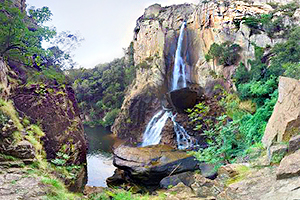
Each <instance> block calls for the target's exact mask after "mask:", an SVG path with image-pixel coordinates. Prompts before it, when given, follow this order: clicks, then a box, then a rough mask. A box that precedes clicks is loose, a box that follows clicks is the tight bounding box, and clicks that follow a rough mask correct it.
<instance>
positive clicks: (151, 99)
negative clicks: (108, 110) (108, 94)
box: [112, 88, 160, 143]
mask: <svg viewBox="0 0 300 200" xmlns="http://www.w3.org/2000/svg"><path fill="white" fill-rule="evenodd" d="M151 89H153V88H148V89H145V90H144V91H140V93H137V94H132V95H133V96H127V97H126V98H125V100H124V102H123V105H122V108H121V113H120V114H119V116H118V118H117V119H116V121H115V123H114V125H113V126H112V132H113V133H115V134H116V135H117V136H118V137H119V138H121V139H124V140H130V141H129V142H131V143H132V142H136V141H141V140H142V133H143V132H144V131H145V129H146V125H147V122H148V121H150V118H151V117H152V115H153V114H154V113H155V112H156V111H158V110H159V107H160V101H159V100H158V98H157V97H156V96H155V94H153V93H151Z"/></svg>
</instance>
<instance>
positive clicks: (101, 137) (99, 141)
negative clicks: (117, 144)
mask: <svg viewBox="0 0 300 200" xmlns="http://www.w3.org/2000/svg"><path fill="white" fill-rule="evenodd" d="M84 130H85V133H86V135H87V140H88V143H89V150H88V155H87V170H88V183H87V185H90V186H101V187H106V181H105V180H106V178H108V177H110V176H112V175H113V173H114V170H115V167H114V166H113V164H112V154H111V148H112V146H113V144H114V140H113V137H111V132H110V131H109V130H107V129H105V128H103V127H101V126H96V127H93V128H91V127H88V126H85V127H84Z"/></svg>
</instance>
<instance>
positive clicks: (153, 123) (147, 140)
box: [142, 110, 171, 147]
mask: <svg viewBox="0 0 300 200" xmlns="http://www.w3.org/2000/svg"><path fill="white" fill-rule="evenodd" d="M170 113H171V111H165V110H161V111H159V112H158V113H156V114H155V115H154V116H153V117H152V119H151V120H150V122H149V123H148V125H147V127H146V130H145V132H144V135H143V144H142V146H143V147H144V146H148V145H155V144H158V143H159V142H160V140H161V131H162V129H163V127H164V126H165V124H166V122H167V120H168V118H169V117H170Z"/></svg>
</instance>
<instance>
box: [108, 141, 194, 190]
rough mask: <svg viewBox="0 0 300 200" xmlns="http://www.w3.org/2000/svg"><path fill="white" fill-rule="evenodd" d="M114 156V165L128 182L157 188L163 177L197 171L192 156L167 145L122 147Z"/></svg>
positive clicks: (116, 150) (115, 151)
mask: <svg viewBox="0 0 300 200" xmlns="http://www.w3.org/2000/svg"><path fill="white" fill-rule="evenodd" d="M114 155H115V156H114V162H113V163H114V165H115V166H116V167H118V168H119V169H122V170H124V171H125V174H126V175H127V176H128V178H129V180H130V181H132V182H135V183H138V184H142V185H146V186H157V185H158V184H159V182H160V181H161V180H162V179H163V178H164V177H167V176H170V175H174V174H178V173H182V172H187V171H194V170H196V169H199V166H198V162H197V161H196V160H195V158H194V157H193V156H190V155H188V154H187V153H186V152H185V151H179V150H176V149H173V148H172V147H170V146H167V145H154V146H147V147H128V146H123V145H122V146H119V147H118V148H117V149H115V150H114Z"/></svg>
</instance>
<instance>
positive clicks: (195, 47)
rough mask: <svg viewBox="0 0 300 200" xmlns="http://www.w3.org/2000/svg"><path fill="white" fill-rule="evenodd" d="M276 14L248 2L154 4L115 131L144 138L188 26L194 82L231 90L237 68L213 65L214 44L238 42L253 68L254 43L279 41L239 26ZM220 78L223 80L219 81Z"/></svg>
mask: <svg viewBox="0 0 300 200" xmlns="http://www.w3.org/2000/svg"><path fill="white" fill-rule="evenodd" d="M271 10H272V8H271V7H270V6H269V5H267V4H260V3H253V2H252V3H251V4H250V3H245V2H242V1H233V2H230V3H228V2H226V1H224V2H222V1H221V2H218V3H217V2H216V3H214V2H208V3H201V4H199V5H193V4H182V5H172V6H168V7H161V6H160V5H159V4H154V5H152V6H150V7H148V8H146V9H145V13H144V15H143V16H141V17H140V18H139V19H138V20H137V25H136V28H135V30H134V40H133V44H134V45H133V46H134V62H135V64H136V65H137V66H138V70H137V76H136V80H135V82H134V83H133V84H132V86H131V87H130V88H129V89H128V92H127V95H126V97H125V101H124V103H123V106H122V110H121V113H120V115H119V117H118V118H117V120H116V121H115V124H114V126H113V127H112V131H113V132H114V133H115V134H117V135H118V136H119V137H121V138H127V137H128V136H129V135H130V136H133V137H135V138H137V140H140V139H141V135H142V132H143V131H144V129H145V126H146V124H147V123H148V121H149V120H150V118H151V117H152V116H153V114H154V113H155V112H157V110H158V109H159V107H160V104H159V102H160V100H161V99H163V98H164V94H165V93H166V92H167V91H169V89H168V88H169V85H170V80H171V73H172V71H173V66H174V57H175V52H176V48H177V40H178V37H179V30H180V27H181V26H182V24H183V22H184V21H186V22H187V26H186V28H185V35H184V39H183V44H182V52H183V59H184V60H185V63H186V65H187V69H188V70H189V71H190V74H191V77H190V80H189V81H190V83H194V84H199V85H200V86H202V87H203V88H205V89H206V90H207V91H208V90H209V88H211V87H212V86H213V85H214V83H216V82H218V83H219V84H222V85H223V86H225V88H227V89H234V85H233V83H232V80H231V76H232V74H233V73H234V71H235V69H236V67H237V66H236V65H231V66H226V67H224V66H223V65H217V63H216V62H213V61H212V60H211V61H209V62H207V61H206V59H205V54H207V53H208V50H209V48H210V46H211V45H212V44H213V43H217V44H221V43H224V42H231V43H235V44H238V45H239V46H240V47H241V49H242V50H241V51H240V59H239V61H240V62H243V63H244V65H245V66H246V67H247V68H250V64H249V63H248V60H249V59H254V57H255V55H254V45H253V44H254V43H255V45H256V46H259V47H266V46H268V45H269V46H273V45H274V44H275V43H276V42H278V41H279V40H276V39H273V40H272V39H270V38H269V37H268V36H267V34H266V33H264V32H261V33H259V34H254V33H253V32H251V30H250V28H249V27H248V26H246V25H244V24H242V23H241V24H240V25H239V26H236V25H235V22H236V21H238V20H240V19H242V18H243V17H245V16H251V15H255V14H262V13H268V12H269V11H271ZM237 64H238V63H237ZM215 77H222V78H221V79H218V80H216V78H215ZM140 97H142V98H140ZM143 99H144V100H143ZM145 99H147V100H145ZM133 110H136V111H134V112H133ZM137 116H138V117H137ZM135 117H137V118H138V120H135V119H134V118H135ZM129 130H131V131H129Z"/></svg>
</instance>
